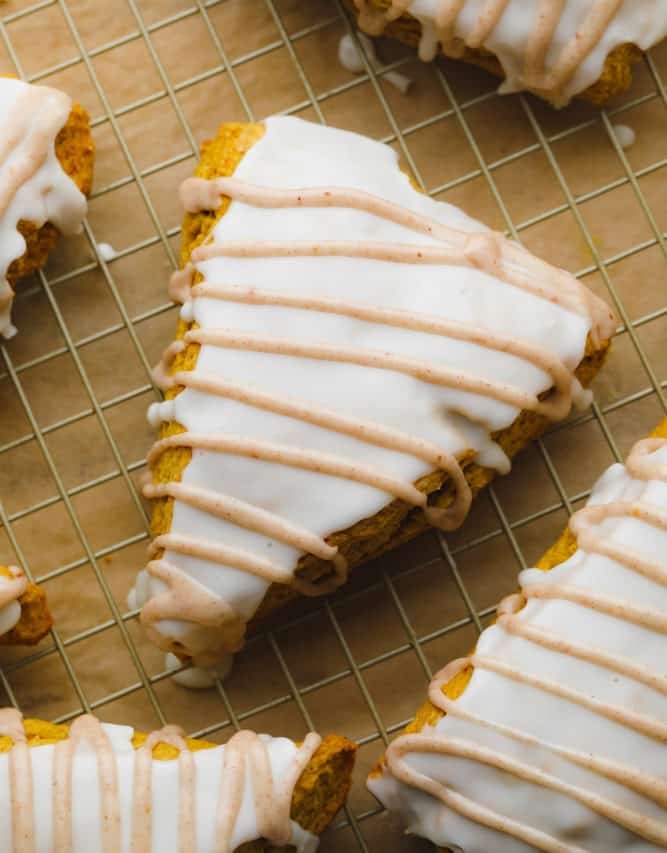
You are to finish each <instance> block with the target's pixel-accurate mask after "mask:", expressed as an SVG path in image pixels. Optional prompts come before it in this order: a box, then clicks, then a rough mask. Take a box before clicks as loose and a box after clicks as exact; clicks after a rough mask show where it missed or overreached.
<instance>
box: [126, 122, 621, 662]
mask: <svg viewBox="0 0 667 853" xmlns="http://www.w3.org/2000/svg"><path fill="white" fill-rule="evenodd" d="M234 179H235V181H236V183H234V186H233V187H232V185H231V184H229V183H228V184H226V185H225V186H226V191H229V192H230V193H231V192H234V193H237V197H236V200H234V201H233V203H232V204H231V206H230V208H229V210H228V212H227V213H226V215H225V216H224V218H223V219H222V220H221V222H220V223H219V224H218V225H217V226H216V228H215V229H214V232H213V242H212V243H211V244H210V245H209V244H207V245H205V246H203V247H201V249H198V250H197V252H195V253H194V254H193V262H194V265H195V267H196V269H197V270H198V271H199V272H200V273H201V274H202V275H203V277H204V278H203V281H202V282H201V283H200V284H198V285H197V286H196V287H195V288H194V291H192V292H191V290H190V286H189V284H188V282H189V279H190V277H191V272H192V268H191V267H188V268H186V270H184V271H182V272H179V273H178V274H177V275H176V276H175V278H174V280H173V281H172V285H171V293H172V295H173V296H174V298H176V299H179V300H180V301H185V302H186V304H187V305H189V306H190V309H189V312H190V314H191V316H192V317H193V319H194V320H195V321H196V323H197V327H198V328H197V329H196V330H192V331H190V332H188V336H187V338H186V340H188V341H190V340H197V341H199V342H201V350H200V352H199V356H198V359H197V364H196V367H195V369H194V370H193V371H188V372H187V374H186V373H181V374H178V375H177V377H176V378H175V380H173V379H171V378H170V377H169V374H168V372H167V366H168V363H169V361H170V359H171V358H173V357H174V355H175V354H176V353H177V351H178V347H177V348H174V347H170V349H169V351H168V353H167V357H166V358H165V362H164V363H163V365H162V366H161V367H160V368H159V369H158V370H157V371H156V379H157V380H158V381H162V382H167V383H168V382H169V381H177V382H178V383H180V384H183V385H185V386H186V387H185V389H184V390H182V391H181V392H180V393H179V394H178V395H177V396H176V397H175V398H174V399H172V400H169V401H168V402H165V403H162V404H153V406H151V409H150V411H149V419H150V420H151V422H155V421H157V420H160V419H167V418H173V419H174V420H175V421H177V422H178V423H179V424H181V425H182V426H183V427H184V428H185V430H186V433H185V434H183V435H180V436H177V437H175V438H173V439H170V440H169V441H168V442H165V441H163V442H160V443H158V445H156V447H155V448H154V449H153V451H152V453H151V464H155V462H156V461H157V459H158V457H159V455H160V454H161V453H162V452H163V450H164V449H165V447H167V446H173V444H174V443H175V444H177V445H178V444H182V445H183V446H185V445H187V446H189V447H191V448H192V458H191V461H190V462H189V463H188V465H187V467H186V468H185V470H184V472H183V475H182V477H181V479H180V482H179V483H170V484H165V483H159V484H155V485H153V486H149V487H148V489H147V491H146V494H147V495H149V496H152V497H159V496H164V495H170V496H172V497H175V498H176V500H175V501H174V503H173V516H172V522H171V528H170V533H169V534H168V535H166V536H163V537H160V538H159V539H158V540H157V541H156V542H155V543H154V546H153V547H152V550H151V553H152V554H156V553H158V552H160V550H161V549H164V553H163V554H162V555H161V556H160V558H159V559H157V560H154V561H153V562H152V563H151V564H150V565H149V574H146V573H144V572H142V573H140V576H139V581H138V584H137V587H136V592H135V595H134V596H133V599H132V601H133V603H136V605H137V606H139V607H143V608H144V610H143V613H142V621H143V622H144V625H145V626H146V627H147V628H149V629H150V631H151V637H152V639H153V640H154V641H155V642H157V643H158V644H159V645H160V646H161V647H163V648H165V650H167V651H176V652H177V653H178V654H179V655H181V656H183V655H189V656H192V657H193V658H194V661H195V663H196V664H197V665H200V666H210V665H211V664H214V663H215V662H216V661H217V659H218V658H220V657H224V656H225V655H226V654H228V653H229V652H234V651H236V650H237V648H238V647H239V645H240V643H241V642H242V639H243V633H244V628H245V623H246V622H247V621H249V620H250V619H251V618H252V616H253V614H254V613H255V611H256V609H257V607H258V606H259V604H260V602H261V600H262V598H263V596H264V594H265V593H266V590H267V588H268V586H269V584H270V582H271V581H272V580H278V581H280V582H283V583H284V582H291V581H292V578H293V573H294V569H295V567H296V564H297V562H298V560H299V558H300V557H301V556H302V554H303V553H304V552H308V551H309V552H310V553H315V554H317V555H318V556H320V557H321V559H324V560H332V561H333V562H334V563H336V560H337V558H338V556H339V555H338V554H337V552H336V549H335V548H332V547H331V546H330V545H328V544H327V543H326V542H325V541H324V540H325V537H326V536H328V535H329V534H330V533H332V532H334V531H337V530H345V529H346V528H348V527H350V526H351V525H352V524H354V523H355V522H357V521H359V520H360V519H363V518H367V517H369V516H372V515H374V514H375V513H377V512H378V511H379V510H381V509H382V508H383V507H384V506H385V505H386V504H387V503H389V502H390V500H391V498H392V495H397V494H400V495H401V497H402V499H404V500H406V501H407V502H408V503H413V504H414V505H415V506H421V505H423V500H424V498H423V495H422V494H421V493H419V492H418V491H417V490H416V489H414V488H413V487H412V483H414V482H415V481H416V480H418V479H419V478H420V477H422V476H423V475H425V474H428V473H429V472H431V471H432V470H434V469H436V468H438V467H444V468H446V469H447V470H450V471H451V470H452V468H451V464H450V463H449V462H447V461H446V460H450V461H451V462H452V463H453V465H454V466H455V467H457V463H456V460H455V458H454V457H455V456H457V455H461V454H462V453H464V452H466V451H467V450H468V449H472V450H474V451H475V452H476V453H477V458H478V460H479V461H480V462H481V463H482V464H484V465H488V466H493V467H496V468H497V469H498V470H500V471H505V470H507V469H508V468H509V461H508V459H507V457H506V456H505V454H504V453H503V452H502V451H501V450H500V448H499V447H497V445H496V444H495V443H494V442H493V441H492V440H491V436H490V433H491V432H493V431H495V430H500V429H503V428H505V427H507V426H509V425H510V424H511V423H512V422H513V421H514V420H515V418H516V417H517V415H518V414H519V412H520V410H521V409H522V408H524V407H528V408H533V409H535V408H537V409H540V407H541V406H543V405H544V406H548V407H549V412H550V416H551V417H563V416H564V415H565V414H567V411H568V410H569V400H570V399H571V395H574V396H575V397H578V396H580V391H581V389H580V386H579V384H578V383H577V382H576V381H573V376H572V371H573V370H574V369H575V368H576V366H577V365H578V364H579V362H580V361H581V359H582V356H583V354H584V351H585V345H586V339H587V335H588V333H589V332H591V335H592V337H593V338H594V339H596V340H599V339H604V338H605V337H608V336H609V334H610V333H611V331H612V329H613V322H612V318H611V316H610V314H609V312H608V310H607V309H606V308H605V309H604V310H602V309H601V303H598V302H596V301H595V300H594V299H593V297H592V296H591V295H590V293H589V292H588V291H587V290H586V289H585V288H584V287H583V286H582V285H581V284H580V283H579V282H577V281H576V280H575V279H574V278H572V277H571V276H569V275H568V274H567V273H564V272H563V271H559V270H556V269H555V268H553V267H550V266H549V265H548V264H542V262H539V261H537V260H536V259H535V258H533V257H532V256H530V255H529V254H528V253H527V252H525V251H524V250H522V249H519V247H517V246H516V244H512V243H510V242H509V241H506V240H504V238H502V237H500V236H499V235H493V234H492V232H489V231H487V230H486V229H484V226H482V225H480V224H479V223H477V222H475V221H474V220H472V219H470V218H469V217H467V216H466V215H465V214H464V213H462V212H461V211H460V210H458V209H456V208H454V207H452V206H450V205H447V204H444V203H442V202H435V201H433V200H432V199H430V198H429V197H428V196H425V195H423V194H421V193H419V192H417V191H416V190H415V189H414V188H413V187H412V186H411V184H410V182H409V180H408V178H407V176H406V175H405V174H403V173H402V172H401V171H400V170H399V169H398V168H397V157H396V154H395V153H394V152H393V151H392V150H391V149H390V148H388V147H386V146H383V145H380V144H378V143H376V142H373V141H371V140H367V139H364V138H363V137H360V136H357V135H355V134H351V133H348V132H344V131H340V130H335V129H331V128H324V127H321V126H319V125H314V124H310V123H307V122H303V121H301V120H299V119H294V118H271V119H269V120H268V121H267V122H266V132H265V134H264V136H263V137H262V138H261V140H260V141H258V142H257V143H256V144H255V145H254V146H253V147H252V148H251V149H250V151H249V152H248V153H247V154H246V155H245V157H244V158H243V159H242V161H241V163H240V165H239V166H238V168H237V169H236V172H235V176H234ZM239 181H243V182H246V183H244V184H239V183H238V182H239ZM200 183H205V182H200ZM195 184H196V182H195ZM253 186H254V187H255V189H257V188H259V193H260V195H261V194H262V193H268V192H269V190H270V189H271V188H273V189H280V188H290V187H291V188H294V187H312V188H316V189H315V190H313V191H312V193H310V195H309V191H308V190H306V189H301V190H299V193H301V194H302V195H300V196H299V198H300V199H301V202H303V203H302V204H301V203H300V204H297V205H296V206H293V204H292V201H291V200H290V197H289V196H290V194H288V197H283V196H281V195H280V194H279V193H278V194H277V197H276V198H273V196H272V197H271V198H270V199H269V200H268V202H267V203H266V204H262V203H261V199H260V201H259V202H257V201H255V202H254V203H253V202H252V201H250V202H246V201H241V200H240V199H239V198H238V194H242V195H243V196H244V198H247V197H249V196H248V193H250V195H251V196H252V195H253V189H252V187H253ZM327 187H328V188H329V189H328V190H322V189H317V188H327ZM337 187H338V188H344V189H341V190H337V189H336V188H337ZM196 189H197V190H198V191H200V190H202V189H206V187H204V188H202V187H196ZM208 189H209V190H210V191H211V192H212V193H213V196H215V194H216V191H217V199H216V198H215V197H214V198H213V199H212V207H213V208H215V207H216V206H217V203H218V200H219V196H220V192H221V190H219V189H217V190H216V185H213V184H211V186H210V187H209V188H208ZM355 191H357V195H355V194H354V192H355ZM359 193H361V194H359ZM364 194H371V195H364ZM291 196H294V193H292V194H291ZM253 197H254V196H253ZM339 197H340V199H348V200H347V201H345V200H338V199H339ZM318 199H319V201H318ZM322 199H324V202H323V203H320V202H322ZM383 200H384V201H383ZM386 202H390V203H391V205H387V204H386ZM369 205H370V208H372V211H374V212H371V211H370V210H369V208H368V206H369ZM378 211H380V212H378ZM453 229H458V230H453ZM258 235H259V241H258ZM469 235H472V236H469ZM294 237H298V240H299V241H300V242H298V243H296V242H292V240H293V238H294ZM332 238H335V240H336V243H332V242H330V241H331V240H332ZM243 241H250V242H248V243H244V242H243ZM265 241H266V242H265ZM280 241H288V242H287V243H283V242H280ZM308 241H314V242H313V243H312V244H311V243H310V242H308ZM364 241H366V242H364ZM313 246H315V247H316V250H315V251H311V250H312V247H313ZM461 247H462V248H461ZM292 249H293V251H292ZM198 253H199V254H198ZM202 253H204V254H205V255H206V257H203V255H202ZM254 255H257V256H254ZM259 255H261V256H259ZM352 255H354V256H352ZM394 256H396V257H397V258H400V260H395V259H394V260H392V259H391V258H392V257H394ZM510 280H511V281H516V282H517V283H518V284H517V285H514V284H509V283H508V281H510ZM304 300H305V302H307V303H308V304H307V307H306V305H305V304H302V305H300V304H298V303H299V302H300V301H304ZM332 300H333V301H332ZM591 316H593V317H594V319H593V320H591ZM434 324H435V325H434ZM462 330H463V331H462ZM492 340H493V341H495V344H493V345H492V344H491V341H492ZM475 341H476V342H475ZM517 347H519V349H517ZM519 351H520V352H521V353H523V355H522V357H519V355H518V353H519ZM287 353H291V354H287ZM304 354H305V357H304ZM538 364H541V365H542V366H541V367H540V366H538ZM371 365H373V366H371ZM385 365H386V366H385ZM547 365H548V368H547ZM470 377H474V381H475V383H477V384H476V385H475V386H474V388H475V389H476V390H474V389H473V387H472V386H469V390H464V386H465V385H466V383H467V382H468V379H470ZM440 383H443V384H440ZM554 384H555V385H556V386H557V387H558V388H559V389H560V390H559V392H558V395H557V398H558V399H556V397H551V398H549V400H550V402H549V401H545V403H544V404H543V403H541V402H539V401H538V399H537V395H539V394H541V393H542V392H544V391H546V390H547V389H549V388H551V387H552V386H553V385H554ZM492 388H493V389H495V390H490V389H492ZM485 389H486V391H485ZM276 400H277V401H278V402H279V403H280V405H279V406H278V409H279V411H280V412H281V413H278V411H276V405H275V403H276ZM552 407H555V408H552ZM544 410H545V412H546V408H545V409H544ZM323 411H324V412H325V414H326V415H327V418H328V419H329V422H328V423H324V421H323V420H322V417H321V413H322V412H323ZM327 413H328V414H327ZM331 418H334V419H335V421H336V426H335V427H332V426H331V425H329V424H330V421H331ZM325 420H326V419H325ZM350 425H351V426H350ZM376 434H377V435H381V439H380V438H378V437H377V435H376ZM387 436H389V438H390V439H391V441H389V440H388V439H387ZM281 449H282V451H281ZM281 452H282V455H281ZM438 460H440V461H438ZM443 460H445V461H443ZM448 465H449V468H448V467H447V466H448ZM336 466H338V470H337V471H336ZM452 476H455V475H454V473H452ZM463 485H465V482H464V483H463ZM461 489H462V487H461ZM464 497H465V495H461V501H462V506H460V505H459V504H457V508H458V509H459V510H461V509H463V511H462V512H459V513H458V516H457V519H456V521H455V523H457V524H458V523H460V521H461V520H462V518H463V515H464V514H465V500H464ZM461 501H460V502H459V503H461ZM232 514H235V516H234V518H232ZM235 521H236V523H235ZM450 521H453V519H450ZM443 523H444V520H443ZM258 525H259V526H258ZM451 526H452V524H450V527H451ZM260 527H261V529H260ZM336 573H337V575H338V577H339V579H342V578H343V577H344V565H341V564H340V563H338V564H336ZM176 586H177V587H178V589H176ZM304 591H306V592H308V593H311V594H312V592H317V591H318V589H317V588H316V587H315V588H312V589H309V590H308V589H306V590H304ZM167 614H168V615H167ZM179 617H180V618H179Z"/></svg>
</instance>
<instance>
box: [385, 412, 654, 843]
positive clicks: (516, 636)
mask: <svg viewBox="0 0 667 853" xmlns="http://www.w3.org/2000/svg"><path fill="white" fill-rule="evenodd" d="M519 582H520V585H521V592H520V593H518V594H516V595H511V596H509V597H508V598H506V599H505V600H504V601H503V602H501V604H500V606H499V608H498V619H497V622H496V623H495V624H494V625H492V626H491V627H489V628H487V629H486V630H485V631H483V632H482V634H481V636H480V638H479V640H478V642H477V646H476V648H475V650H474V652H473V653H472V654H471V655H470V656H469V657H467V658H462V659H460V660H457V661H454V662H453V663H450V664H449V665H448V666H447V667H445V669H444V670H442V672H441V673H439V674H438V675H437V676H436V677H435V678H434V680H433V681H432V682H431V685H430V688H429V693H428V695H429V701H428V702H427V703H426V704H425V705H424V706H423V707H422V708H421V709H420V710H419V711H418V713H417V715H416V717H415V720H414V721H413V722H412V723H411V724H410V725H409V726H408V727H407V729H406V730H405V732H404V733H403V734H402V735H401V736H400V737H398V738H397V739H396V740H395V741H394V742H393V743H392V744H391V745H390V747H389V749H388V750H387V753H386V755H385V756H384V758H383V759H382V761H381V762H380V764H379V765H378V767H377V768H376V769H375V770H374V771H373V773H372V774H371V776H370V777H369V780H368V787H369V788H370V790H371V791H372V792H373V793H374V794H375V796H376V797H378V799H379V800H380V801H381V802H382V803H383V804H384V805H385V806H386V807H387V808H388V809H390V810H392V811H397V812H399V813H400V814H401V815H402V816H403V818H404V820H405V823H406V825H407V827H408V831H410V832H413V833H415V834H417V835H421V836H424V837H426V838H428V839H430V840H431V841H433V842H434V843H435V844H437V845H440V846H443V847H446V848H447V849H450V848H454V849H457V850H458V849H460V850H465V851H466V853H488V851H490V850H493V851H494V853H496V851H497V853H515V851H519V850H544V851H559V853H585V851H588V853H621V851H622V853H640V851H641V853H648V851H657V850H665V849H666V848H667V420H665V421H663V422H662V424H661V425H660V426H659V427H658V428H657V429H656V430H655V432H654V433H653V435H652V437H651V438H649V439H644V440H643V441H640V442H638V443H637V444H636V445H635V446H634V448H633V449H632V451H631V453H630V455H629V456H628V459H627V461H626V463H625V465H620V464H616V465H612V466H611V467H610V468H609V469H608V470H607V471H606V472H605V473H604V474H603V475H602V477H601V478H600V479H599V480H598V482H597V484H596V485H595V487H594V488H593V491H592V494H591V497H590V498H589V500H588V502H587V504H586V506H585V507H584V508H583V509H581V510H579V512H577V513H575V514H574V515H573V516H572V518H571V520H570V524H569V527H568V529H567V530H566V531H565V533H564V534H563V535H562V536H561V538H560V539H559V540H558V542H557V543H556V544H555V545H554V546H553V547H552V548H551V549H550V550H549V551H547V553H546V554H545V555H544V557H543V558H542V560H541V561H540V562H539V563H538V565H537V568H534V569H528V570H527V571H524V572H522V573H521V574H520V576H519Z"/></svg>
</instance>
